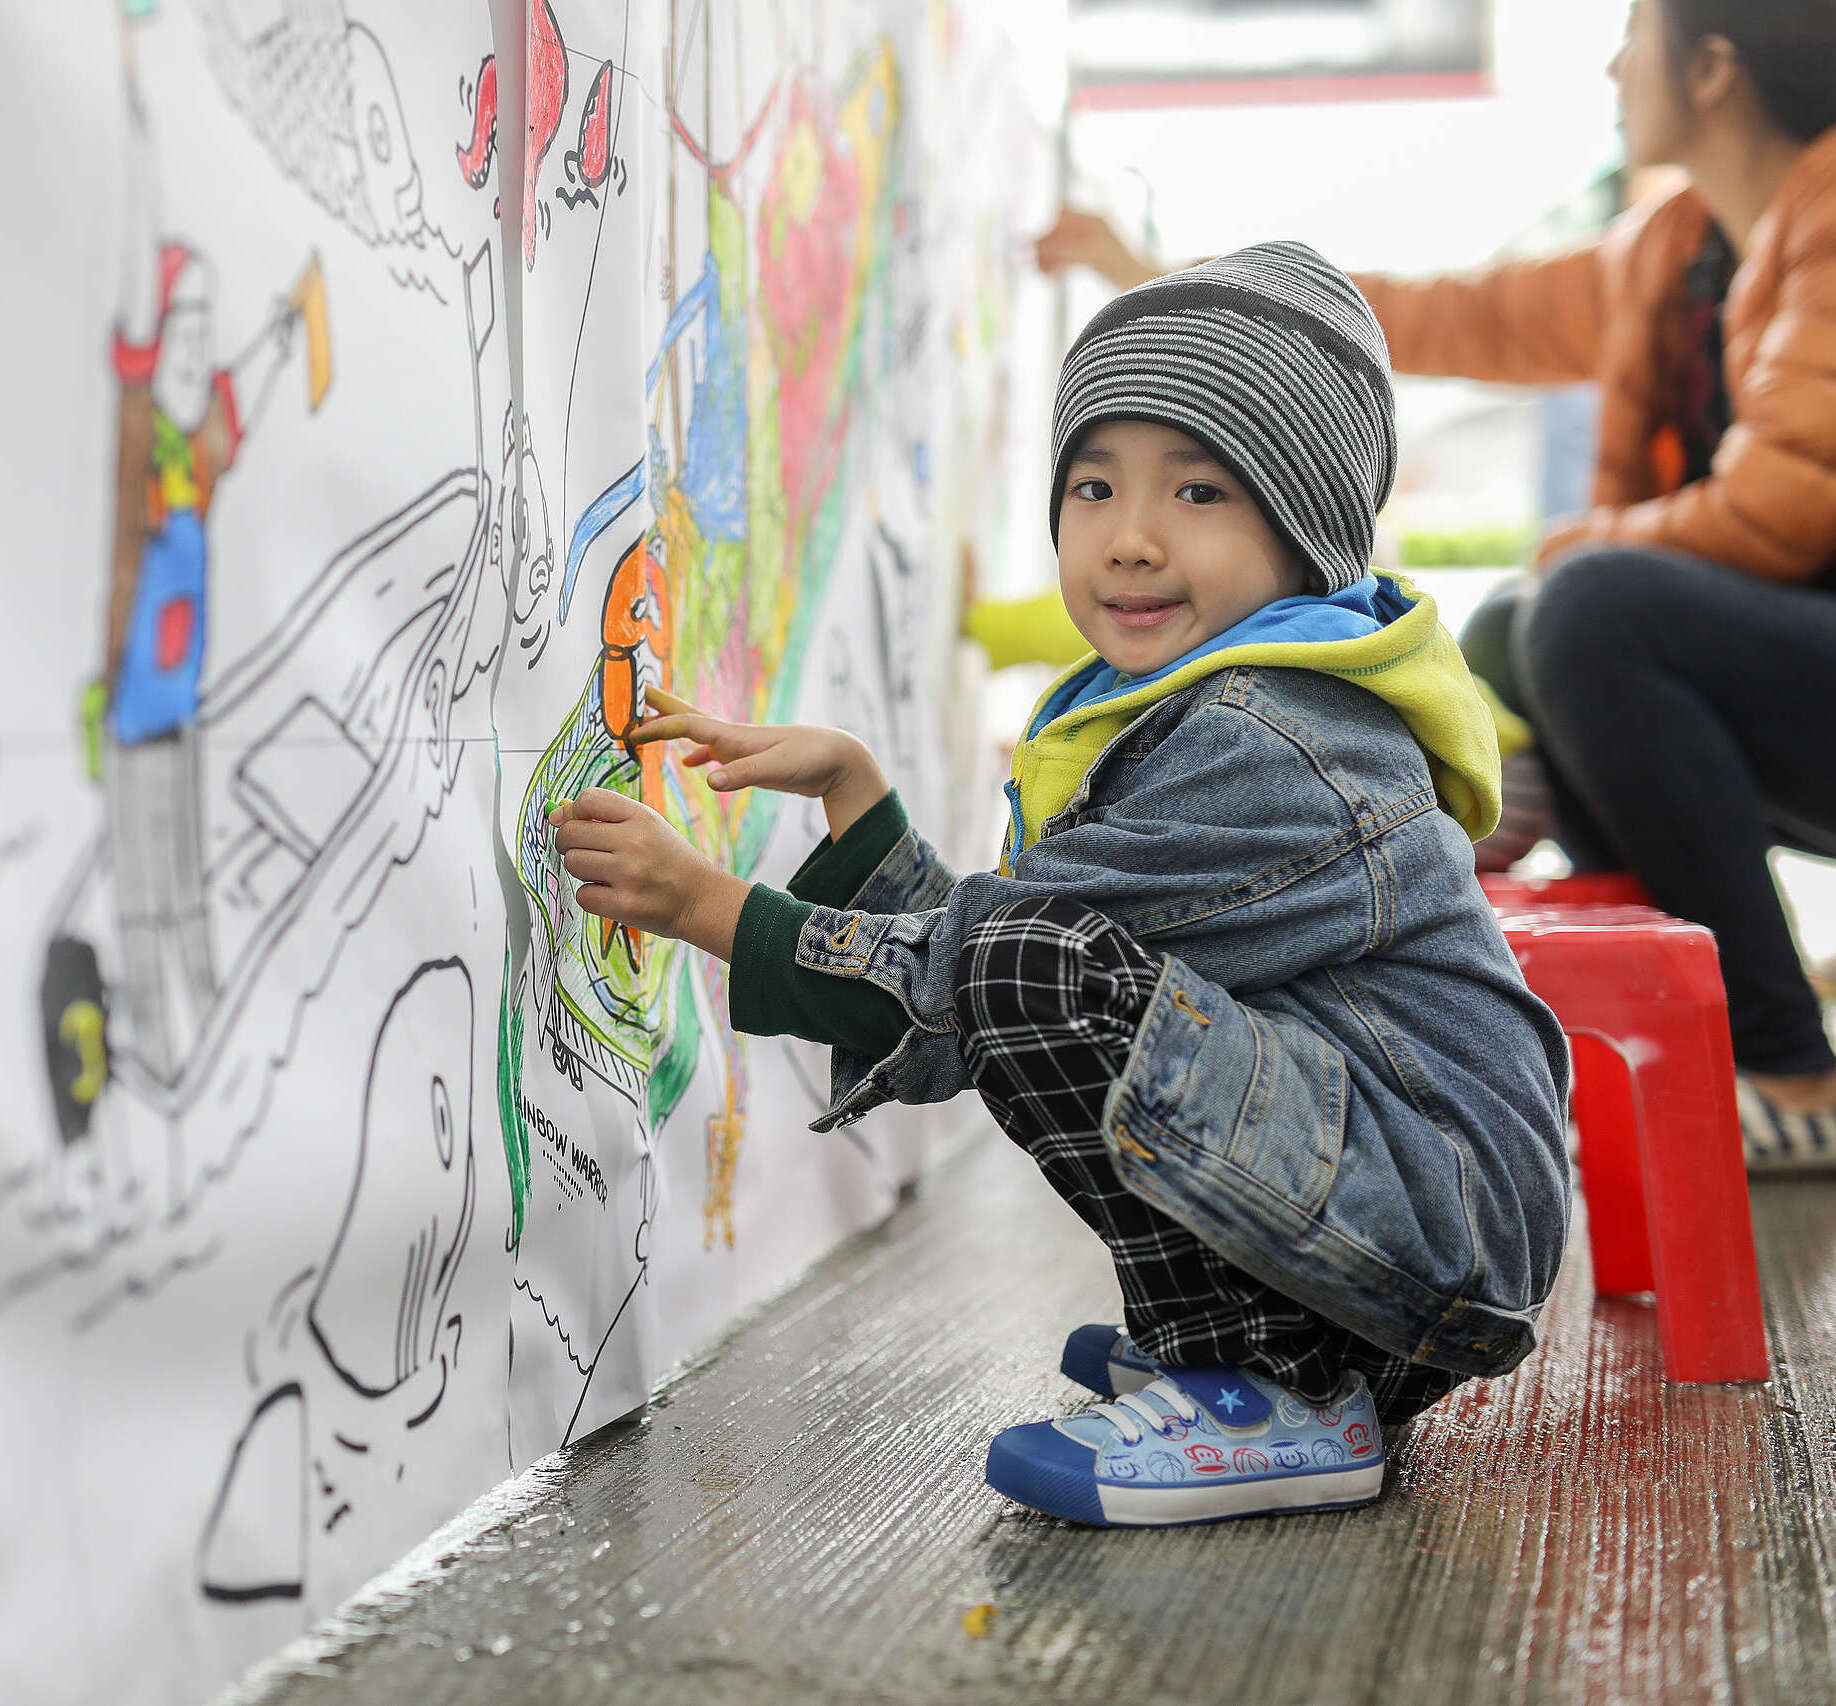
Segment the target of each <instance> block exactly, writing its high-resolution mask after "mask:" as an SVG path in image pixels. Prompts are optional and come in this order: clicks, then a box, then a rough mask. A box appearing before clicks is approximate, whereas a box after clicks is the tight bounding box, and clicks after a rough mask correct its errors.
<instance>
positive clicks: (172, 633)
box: [153, 598, 198, 670]
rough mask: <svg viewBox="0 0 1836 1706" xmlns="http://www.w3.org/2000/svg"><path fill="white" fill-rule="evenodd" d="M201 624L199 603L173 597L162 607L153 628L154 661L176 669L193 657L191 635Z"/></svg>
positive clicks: (161, 665) (158, 664)
mask: <svg viewBox="0 0 1836 1706" xmlns="http://www.w3.org/2000/svg"><path fill="white" fill-rule="evenodd" d="M197 625H198V606H197V600H196V599H191V598H174V599H169V600H167V602H166V603H164V604H162V605H161V606H160V607H159V615H158V617H157V618H155V621H154V628H153V662H154V663H155V665H157V666H158V667H159V668H160V669H162V670H169V669H177V668H178V667H179V665H180V664H182V663H183V662H184V661H185V659H186V658H188V657H189V656H190V655H191V636H192V634H193V633H195V632H196V630H197Z"/></svg>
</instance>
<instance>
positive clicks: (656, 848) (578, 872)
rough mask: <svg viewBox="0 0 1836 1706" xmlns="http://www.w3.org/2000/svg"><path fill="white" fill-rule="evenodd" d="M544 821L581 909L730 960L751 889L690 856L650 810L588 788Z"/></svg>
mask: <svg viewBox="0 0 1836 1706" xmlns="http://www.w3.org/2000/svg"><path fill="white" fill-rule="evenodd" d="M548 821H549V822H550V823H551V824H553V825H554V826H555V846H556V847H557V848H558V849H560V852H561V862H562V864H563V865H564V866H566V868H567V872H568V874H569V875H570V876H572V877H574V878H576V879H577V880H578V881H579V882H580V884H581V887H580V889H579V891H578V892H577V894H576V896H575V898H576V899H577V900H578V901H579V903H580V907H581V910H582V911H585V912H591V913H593V914H595V915H596V916H598V917H600V918H611V919H616V920H617V921H618V922H619V923H620V924H629V925H631V926H633V927H634V928H635V929H639V930H648V931H650V932H651V933H652V934H654V935H658V936H674V937H675V938H676V939H677V940H678V941H683V942H689V943H692V944H693V945H694V946H695V947H697V948H702V949H705V950H706V951H707V952H708V953H710V954H718V955H719V956H720V957H721V958H722V959H723V960H725V959H731V958H732V957H733V933H734V931H735V929H736V928H737V927H738V925H739V915H740V909H741V908H742V907H744V906H745V904H746V896H747V894H748V893H750V892H751V889H752V884H751V883H749V882H747V881H746V880H745V879H744V878H743V877H736V876H734V875H732V874H731V873H730V872H727V871H723V870H721V869H720V867H719V866H718V865H716V864H715V863H714V862H713V861H712V860H711V859H709V858H707V857H706V856H705V855H704V854H702V853H699V852H697V851H696V850H695V848H694V847H693V846H692V845H691V844H690V843H689V842H688V841H687V840H685V839H684V838H683V837H682V836H681V835H678V834H677V833H676V831H675V830H674V829H672V828H671V827H670V826H669V824H668V823H666V822H665V821H664V820H663V818H662V817H661V816H659V815H658V814H657V813H656V812H654V811H652V810H651V809H650V807H649V806H647V805H644V804H642V803H641V802H640V801H637V800H628V799H626V798H625V796H624V795H623V794H614V793H612V792H611V791H609V790H608V789H605V788H589V789H587V791H586V792H585V793H584V794H582V795H581V796H580V797H579V799H577V800H569V801H564V802H563V803H562V804H560V805H558V806H556V807H555V809H554V810H553V811H552V812H550V813H549V814H548Z"/></svg>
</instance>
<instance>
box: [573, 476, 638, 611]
mask: <svg viewBox="0 0 1836 1706" xmlns="http://www.w3.org/2000/svg"><path fill="white" fill-rule="evenodd" d="M644 483H645V475H644V464H643V462H642V461H641V460H640V461H638V462H634V463H633V464H632V465H631V466H630V467H629V468H627V469H626V470H625V472H624V473H622V474H621V475H619V477H618V478H617V479H616V480H614V481H613V482H612V484H611V485H609V486H608V487H606V489H605V490H604V491H603V492H601V493H600V494H599V496H598V497H596V498H595V499H594V500H593V501H592V502H591V503H590V504H588V505H587V506H586V508H585V509H584V510H582V511H581V512H580V519H579V520H578V521H577V522H575V523H574V532H573V536H572V537H571V538H570V539H569V540H568V542H567V569H566V572H565V573H564V574H563V575H562V576H561V602H560V611H561V620H562V621H563V622H565V621H566V620H567V607H568V605H569V604H571V603H572V602H573V598H574V582H575V581H576V580H577V579H578V578H579V575H580V564H581V560H582V559H583V558H584V557H585V556H586V554H587V549H588V547H589V546H591V545H592V543H593V541H594V540H595V539H597V538H598V537H599V536H600V534H602V533H604V532H605V530H606V529H607V528H608V527H610V526H611V525H612V524H613V522H615V521H617V520H618V518H619V517H620V516H621V515H623V514H624V513H625V511H626V510H628V509H629V508H630V507H631V506H632V505H633V504H634V503H636V502H637V501H638V499H639V498H640V497H641V496H643V492H644Z"/></svg>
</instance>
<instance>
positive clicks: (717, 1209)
mask: <svg viewBox="0 0 1836 1706" xmlns="http://www.w3.org/2000/svg"><path fill="white" fill-rule="evenodd" d="M745 1136H746V1114H745V1110H744V1109H742V1108H741V1107H740V1105H739V1091H738V1087H737V1086H736V1085H735V1084H734V1082H733V1068H732V1067H731V1066H729V1067H728V1068H727V1097H726V1106H725V1107H724V1108H722V1109H721V1111H720V1112H719V1113H718V1114H713V1115H710V1116H709V1119H708V1192H707V1196H706V1197H705V1199H704V1200H703V1202H702V1207H701V1223H702V1229H701V1247H702V1249H704V1250H711V1249H713V1248H714V1238H715V1235H716V1233H717V1232H718V1234H719V1236H720V1240H721V1242H722V1243H723V1244H725V1245H726V1247H727V1248H728V1249H729V1250H731V1249H732V1248H733V1175H734V1174H735V1173H736V1172H737V1171H738V1170H739V1152H740V1144H741V1143H742V1142H743V1141H744V1139H745Z"/></svg>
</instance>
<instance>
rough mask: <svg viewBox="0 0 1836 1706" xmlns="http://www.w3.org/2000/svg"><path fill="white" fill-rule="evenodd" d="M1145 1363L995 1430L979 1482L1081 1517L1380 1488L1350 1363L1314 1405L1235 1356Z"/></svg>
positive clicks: (1253, 1509) (1378, 1445)
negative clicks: (1332, 1397)
mask: <svg viewBox="0 0 1836 1706" xmlns="http://www.w3.org/2000/svg"><path fill="white" fill-rule="evenodd" d="M1156 1366H1157V1368H1158V1372H1157V1374H1156V1375H1155V1377H1154V1378H1153V1379H1152V1380H1150V1381H1149V1382H1148V1384H1147V1385H1146V1386H1144V1387H1143V1388H1142V1389H1141V1390H1140V1391H1139V1392H1133V1393H1128V1394H1125V1395H1124V1396H1123V1397H1122V1398H1120V1399H1118V1400H1117V1401H1116V1402H1115V1403H1113V1404H1097V1405H1095V1406H1093V1407H1092V1408H1091V1409H1089V1410H1086V1411H1084V1412H1083V1414H1081V1415H1077V1416H1068V1417H1066V1418H1065V1419H1064V1420H1063V1421H1057V1422H1028V1423H1026V1424H1025V1425H1024V1426H1021V1427H1017V1428H1006V1429H1003V1431H1002V1432H1000V1433H998V1434H996V1435H995V1437H994V1439H993V1441H992V1442H991V1443H990V1445H989V1447H988V1484H989V1486H991V1487H993V1488H994V1490H995V1491H996V1492H997V1493H1004V1494H1005V1495H1006V1496H1007V1497H1008V1498H1010V1499H1013V1500H1014V1501H1015V1502H1016V1503H1018V1504H1023V1505H1029V1506H1031V1507H1032V1509H1034V1510H1036V1511H1044V1512H1046V1513H1047V1514H1048V1515H1050V1516H1062V1517H1066V1518H1069V1519H1070V1520H1071V1521H1072V1522H1082V1523H1088V1524H1090V1525H1091V1526H1092V1527H1095V1528H1151V1527H1166V1526H1170V1525H1172V1524H1176V1523H1194V1522H1221V1521H1223V1520H1224V1519H1226V1518H1227V1517H1235V1516H1259V1515H1263V1514H1266V1513H1268V1512H1271V1511H1304V1510H1324V1509H1337V1508H1341V1507H1344V1506H1348V1505H1364V1504H1369V1503H1370V1502H1371V1501H1372V1500H1373V1499H1375V1498H1376V1497H1377V1496H1378V1494H1379V1493H1381V1492H1382V1491H1383V1438H1382V1436H1381V1434H1380V1433H1379V1432H1378V1429H1377V1410H1376V1407H1375V1405H1373V1404H1372V1402H1371V1394H1370V1389H1369V1388H1368V1387H1367V1386H1366V1385H1365V1384H1364V1380H1363V1377H1362V1376H1357V1377H1354V1378H1355V1384H1354V1385H1353V1386H1352V1387H1351V1388H1350V1390H1349V1391H1348V1393H1347V1394H1346V1396H1345V1397H1344V1398H1343V1399H1342V1400H1341V1401H1340V1402H1338V1403H1336V1404H1328V1405H1325V1406H1324V1407H1321V1408H1315V1407H1314V1406H1312V1405H1310V1404H1307V1403H1305V1402H1303V1401H1302V1400H1301V1399H1299V1398H1297V1397H1295V1395H1294V1394H1293V1393H1292V1392H1288V1391H1286V1390H1284V1389H1283V1388H1282V1387H1279V1386H1277V1385H1275V1384H1274V1383H1273V1382H1271V1381H1267V1380H1263V1379H1262V1378H1260V1377H1259V1376H1257V1375H1253V1374H1249V1373H1246V1372H1245V1371H1243V1370H1242V1369H1237V1368H1229V1367H1222V1368H1179V1369H1175V1368H1168V1367H1166V1366H1165V1365H1156Z"/></svg>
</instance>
